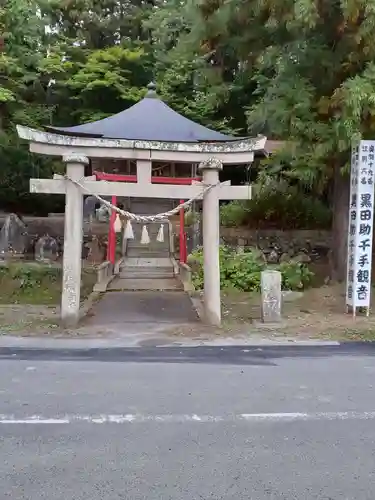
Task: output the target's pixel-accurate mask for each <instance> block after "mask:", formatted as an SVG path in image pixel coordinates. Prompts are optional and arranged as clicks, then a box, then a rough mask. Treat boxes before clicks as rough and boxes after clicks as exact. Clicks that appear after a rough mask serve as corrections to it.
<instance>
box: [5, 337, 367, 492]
mask: <svg viewBox="0 0 375 500" xmlns="http://www.w3.org/2000/svg"><path fill="white" fill-rule="evenodd" d="M104 361H106V362H104ZM192 361H194V362H192ZM374 384H375V349H374V348H373V347H372V346H368V347H354V348H352V347H350V348H348V347H345V346H344V347H340V348H334V347H331V348H329V347H326V348H312V347H311V348H302V349H298V348H297V349H296V348H294V349H293V348H282V347H278V348H266V349H261V350H259V348H258V349H251V348H244V349H241V348H225V349H223V350H221V349H220V348H210V349H208V348H203V349H200V348H196V350H192V349H179V350H178V349H175V350H173V349H172V350H171V349H165V350H160V349H159V350H158V349H149V350H122V349H118V350H106V351H97V350H91V351H79V350H76V351H68V350H65V351H37V350H22V349H10V350H6V349H1V350H0V413H1V415H0V437H1V447H0V450H1V451H0V453H1V460H0V478H1V481H0V498H1V499H7V498H11V499H12V500H24V499H25V500H26V499H27V500H43V499H46V500H47V499H48V500H70V499H74V500H83V499H84V500H116V499H126V500H141V499H142V500H143V499H147V500H154V499H162V500H169V499H173V500H195V499H197V500H198V499H204V500H206V499H207V500H208V499H215V500H221V499H225V500H250V499H254V500H266V499H267V500H284V499H285V500H294V499H296V500H310V499H319V500H322V499H324V500H328V499H330V500H344V499H345V500H349V499H350V500H352V499H353V500H354V499H355V500H367V499H368V500H373V498H374V497H375V467H374V464H375V457H374V453H375V451H374V450H375V397H374Z"/></svg>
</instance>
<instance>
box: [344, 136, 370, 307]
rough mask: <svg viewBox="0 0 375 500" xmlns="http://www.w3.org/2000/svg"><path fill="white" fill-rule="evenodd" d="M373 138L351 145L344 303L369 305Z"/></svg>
mask: <svg viewBox="0 0 375 500" xmlns="http://www.w3.org/2000/svg"><path fill="white" fill-rule="evenodd" d="M374 172H375V141H360V142H359V144H358V145H355V146H353V148H352V158H351V174H350V202H349V232H348V271H347V286H346V305H347V306H350V307H352V309H353V314H355V312H356V309H357V308H360V307H363V308H367V313H368V312H369V307H370V298H371V263H372V233H373V220H374Z"/></svg>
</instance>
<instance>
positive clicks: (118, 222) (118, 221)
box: [113, 214, 122, 233]
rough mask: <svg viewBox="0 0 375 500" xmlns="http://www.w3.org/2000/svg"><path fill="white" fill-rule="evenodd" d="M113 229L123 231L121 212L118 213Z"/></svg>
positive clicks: (116, 231) (117, 231)
mask: <svg viewBox="0 0 375 500" xmlns="http://www.w3.org/2000/svg"><path fill="white" fill-rule="evenodd" d="M113 229H114V230H115V233H120V232H121V229H122V222H121V219H120V216H119V214H117V215H116V219H115V223H114V224H113Z"/></svg>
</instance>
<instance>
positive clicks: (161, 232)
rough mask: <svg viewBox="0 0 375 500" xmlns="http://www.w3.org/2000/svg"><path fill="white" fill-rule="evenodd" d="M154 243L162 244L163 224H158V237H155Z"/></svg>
mask: <svg viewBox="0 0 375 500" xmlns="http://www.w3.org/2000/svg"><path fill="white" fill-rule="evenodd" d="M156 241H158V242H159V243H164V224H160V228H159V231H158V235H157V236H156Z"/></svg>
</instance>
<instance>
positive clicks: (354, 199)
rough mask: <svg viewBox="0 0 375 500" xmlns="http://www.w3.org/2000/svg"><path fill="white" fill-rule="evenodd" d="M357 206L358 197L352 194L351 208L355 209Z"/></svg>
mask: <svg viewBox="0 0 375 500" xmlns="http://www.w3.org/2000/svg"><path fill="white" fill-rule="evenodd" d="M356 206H357V195H356V194H355V193H354V194H352V201H351V204H350V208H355V207H356Z"/></svg>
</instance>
